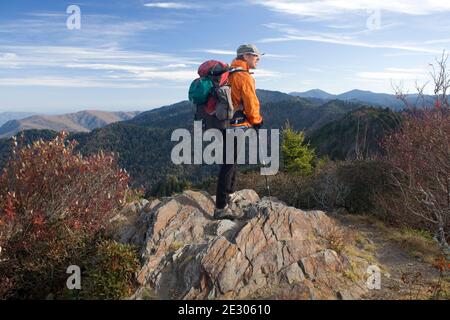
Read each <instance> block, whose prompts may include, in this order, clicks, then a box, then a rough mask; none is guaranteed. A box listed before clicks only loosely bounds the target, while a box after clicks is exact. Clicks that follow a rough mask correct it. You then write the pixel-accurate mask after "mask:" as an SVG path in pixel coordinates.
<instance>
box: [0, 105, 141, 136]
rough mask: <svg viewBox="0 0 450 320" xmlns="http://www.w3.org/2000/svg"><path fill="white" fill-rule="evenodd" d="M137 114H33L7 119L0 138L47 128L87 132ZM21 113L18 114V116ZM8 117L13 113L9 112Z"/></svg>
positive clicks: (97, 112)
mask: <svg viewBox="0 0 450 320" xmlns="http://www.w3.org/2000/svg"><path fill="white" fill-rule="evenodd" d="M137 114H139V112H138V111H132V112H107V111H96V110H86V111H80V112H76V113H69V114H63V115H33V116H28V117H24V118H21V117H19V118H15V119H14V120H9V121H7V122H6V123H4V124H3V125H2V126H1V127H0V138H9V137H12V136H13V135H15V134H17V133H18V132H20V131H23V130H30V129H48V130H53V131H61V130H66V131H68V132H89V131H92V130H94V129H97V128H101V127H104V126H106V125H108V124H110V123H114V122H118V121H124V120H129V119H132V118H133V117H135V116H136V115H137ZM20 115H21V114H19V116H20ZM9 116H10V117H13V116H14V115H12V114H10V115H9Z"/></svg>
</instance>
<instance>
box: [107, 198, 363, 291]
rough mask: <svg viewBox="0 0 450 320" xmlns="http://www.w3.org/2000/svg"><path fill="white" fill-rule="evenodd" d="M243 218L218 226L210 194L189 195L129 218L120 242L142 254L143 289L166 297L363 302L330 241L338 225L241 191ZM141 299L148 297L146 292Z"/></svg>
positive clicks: (235, 207)
mask: <svg viewBox="0 0 450 320" xmlns="http://www.w3.org/2000/svg"><path fill="white" fill-rule="evenodd" d="M232 208H233V210H239V211H240V212H241V213H242V216H243V218H242V219H240V220H235V221H230V220H214V218H213V212H214V201H213V198H212V197H211V196H210V195H208V194H207V193H205V192H194V191H185V192H183V193H182V194H179V195H176V196H174V197H171V198H165V199H162V200H161V201H159V200H155V201H153V202H152V203H145V204H144V205H142V208H141V209H139V208H134V209H135V210H134V211H133V213H132V214H129V215H128V216H126V215H125V217H121V218H120V219H119V220H121V221H122V222H123V223H122V224H121V226H120V227H118V228H117V230H115V232H116V238H117V239H118V240H119V241H122V242H126V243H132V244H135V245H137V246H139V247H140V248H141V259H142V268H141V270H140V272H139V274H138V276H137V279H138V282H139V283H140V285H141V288H144V287H151V288H153V289H154V291H155V292H156V295H157V297H158V298H160V299H252V298H254V299H264V298H270V299H357V298H359V297H360V296H361V295H363V294H364V293H365V292H366V291H367V289H366V286H365V283H364V282H363V281H362V280H359V281H358V280H355V279H353V280H352V277H348V276H345V275H346V274H348V273H349V271H350V270H351V272H353V273H355V272H360V273H363V272H365V270H354V269H352V266H351V264H350V262H349V259H348V258H347V257H346V256H345V255H343V254H342V253H341V254H338V253H337V252H336V251H334V250H333V247H332V245H330V242H329V241H328V240H327V239H328V238H329V236H328V235H329V233H330V230H332V229H333V228H334V227H336V222H335V221H334V220H333V219H331V218H329V217H328V216H327V215H326V214H325V213H324V212H322V211H303V210H300V209H296V208H293V207H289V206H286V205H285V204H283V203H281V202H278V201H276V199H273V198H272V199H267V198H263V199H260V198H259V196H258V195H257V194H256V192H254V191H253V190H249V189H246V190H241V191H238V196H237V197H236V199H235V202H234V203H233V205H232ZM134 298H136V299H139V298H140V291H139V290H138V291H137V292H136V294H135V296H134Z"/></svg>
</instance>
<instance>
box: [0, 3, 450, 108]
mask: <svg viewBox="0 0 450 320" xmlns="http://www.w3.org/2000/svg"><path fill="white" fill-rule="evenodd" d="M71 5H76V6H78V8H79V9H80V15H79V19H77V18H78V16H77V15H76V11H75V12H74V11H73V10H72V9H71V8H70V7H69V6H71ZM68 9H71V10H68ZM78 21H79V22H80V24H79V27H80V28H79V29H78V28H76V27H77V22H78ZM74 27H75V28H74ZM243 43H253V44H256V45H257V46H258V48H259V49H260V51H262V52H265V53H266V55H264V56H263V57H262V59H261V61H260V64H259V68H258V69H257V70H255V74H254V76H255V79H256V84H257V87H258V88H260V89H267V90H277V91H282V92H287V93H288V92H292V91H306V90H310V89H315V88H319V89H322V90H325V91H327V92H330V93H334V94H339V93H343V92H346V91H349V90H352V89H361V90H370V91H374V92H385V93H392V92H393V89H392V83H396V84H399V83H402V85H403V87H404V88H405V91H409V92H413V91H414V84H415V83H416V82H417V83H419V84H425V83H427V82H428V81H430V79H431V78H430V75H429V72H430V70H431V69H430V65H429V64H430V63H433V62H434V61H435V59H436V58H437V57H439V56H440V55H441V54H442V52H443V50H447V51H450V50H449V49H450V1H448V0H376V1H375V0H352V1H344V0H309V1H307V0H297V1H291V0H268V1H263V0H239V1H235V0H230V1H211V0H209V1H203V0H195V1H184V0H180V1H178V0H170V1H163V0H127V1H125V0H122V1H118V0H109V1H100V0H84V1H80V2H66V1H64V0H40V1H33V0H28V1H25V0H15V1H2V2H1V4H0V112H3V111H33V112H40V113H67V112H74V111H79V110H86V109H97V110H110V111H131V110H149V109H152V108H154V107H159V106H163V105H168V104H172V103H175V102H178V101H181V100H186V99H187V91H188V87H189V84H190V82H191V81H192V80H193V79H195V78H196V76H197V75H196V70H197V68H198V66H199V65H200V64H201V63H202V62H204V61H206V60H209V59H215V60H221V61H224V62H228V63H230V62H231V61H232V59H233V58H234V56H235V51H236V49H237V47H238V46H239V45H240V44H243ZM431 90H432V87H431V85H430V84H429V85H428V86H427V87H426V92H431Z"/></svg>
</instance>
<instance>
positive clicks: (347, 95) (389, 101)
mask: <svg viewBox="0 0 450 320" xmlns="http://www.w3.org/2000/svg"><path fill="white" fill-rule="evenodd" d="M290 94H291V95H293V96H296V97H303V98H315V99H322V100H333V99H337V100H342V101H351V102H356V103H367V104H370V105H372V106H378V107H383V108H390V109H393V110H400V109H404V108H405V104H404V103H403V102H402V101H400V100H399V99H397V97H396V96H395V95H393V94H388V93H376V92H372V91H366V90H358V89H354V90H351V91H348V92H344V93H341V94H337V95H335V94H331V93H328V92H325V91H323V90H320V89H313V90H309V91H305V92H292V93H290ZM406 98H407V101H408V103H409V104H410V105H415V106H417V107H422V106H423V105H424V104H425V105H433V102H434V99H435V98H434V97H433V96H424V97H423V99H419V98H418V95H417V94H407V95H406Z"/></svg>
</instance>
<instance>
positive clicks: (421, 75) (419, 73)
mask: <svg viewBox="0 0 450 320" xmlns="http://www.w3.org/2000/svg"><path fill="white" fill-rule="evenodd" d="M356 76H357V77H358V78H361V79H365V80H385V81H389V80H395V81H401V80H420V81H423V80H425V79H426V78H427V76H428V70H426V69H421V68H409V69H408V68H385V69H384V70H382V71H367V72H357V73H356Z"/></svg>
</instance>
